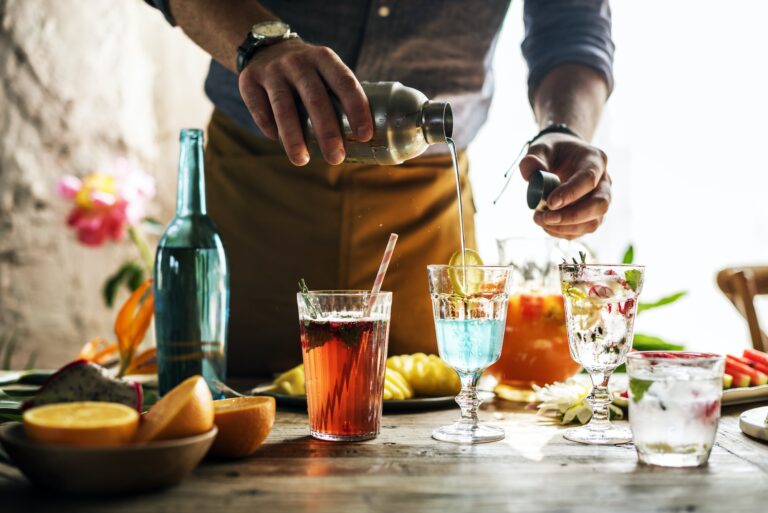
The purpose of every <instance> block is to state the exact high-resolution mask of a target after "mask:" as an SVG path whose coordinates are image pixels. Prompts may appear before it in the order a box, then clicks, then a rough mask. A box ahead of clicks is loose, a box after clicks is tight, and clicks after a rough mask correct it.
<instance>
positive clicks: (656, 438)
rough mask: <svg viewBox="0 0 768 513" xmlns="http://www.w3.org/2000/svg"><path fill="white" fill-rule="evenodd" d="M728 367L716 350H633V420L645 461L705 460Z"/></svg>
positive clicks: (681, 463) (683, 463)
mask: <svg viewBox="0 0 768 513" xmlns="http://www.w3.org/2000/svg"><path fill="white" fill-rule="evenodd" d="M723 366H724V362H723V357H722V356H719V355H716V354H711V353H693V352H683V351H681V352H654V351H643V352H636V353H630V354H629V356H628V357H627V372H628V374H629V424H630V427H631V428H632V435H633V438H634V443H635V448H636V449H637V457H638V459H639V460H640V461H641V462H642V463H646V464H649V465H660V466H663V467H697V466H700V465H704V464H706V462H707V460H708V459H709V453H710V451H711V450H712V445H713V444H714V443H715V435H716V434H717V425H718V421H719V419H720V398H721V397H722V395H723Z"/></svg>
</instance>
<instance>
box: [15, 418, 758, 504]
mask: <svg viewBox="0 0 768 513" xmlns="http://www.w3.org/2000/svg"><path fill="white" fill-rule="evenodd" d="M742 409H743V408H742ZM742 409H732V410H726V412H724V413H725V414H726V415H725V417H724V418H723V421H722V422H721V427H720V434H719V436H718V443H717V446H716V447H715V448H714V450H713V453H712V457H711V459H710V463H709V465H708V466H707V467H705V468H700V469H687V470H683V469H661V468H653V467H646V466H641V465H638V464H637V458H636V455H635V452H634V448H633V447H632V446H631V445H622V446H616V447H591V446H585V445H580V444H574V443H571V442H569V441H567V440H565V439H563V437H562V433H561V431H562V428H560V427H559V426H553V425H547V424H546V423H544V422H542V421H541V420H540V419H539V418H537V417H536V416H535V415H534V414H532V413H531V412H530V411H525V410H521V409H519V408H514V407H512V408H509V405H499V406H498V408H493V407H492V408H489V409H486V410H485V411H484V412H483V417H484V418H485V419H486V420H488V421H489V422H491V423H494V424H495V425H499V426H502V427H504V429H505V430H506V433H507V439H506V440H504V441H503V442H499V443H495V444H487V445H479V446H472V447H465V446H457V445H452V444H445V443H439V442H435V441H434V440H432V439H431V438H430V433H431V430H432V429H433V428H435V427H437V426H439V425H441V424H445V423H448V422H451V421H453V420H454V419H455V418H456V416H457V411H451V410H449V411H437V412H428V413H418V414H408V415H388V416H385V418H384V421H383V428H382V433H381V435H380V436H379V438H377V439H376V440H373V441H370V442H365V443H359V444H332V443H327V442H320V441H316V440H313V439H311V438H310V437H308V436H307V434H308V427H307V419H306V415H304V414H302V413H298V412H282V411H281V412H280V413H279V416H278V422H277V424H276V426H275V428H274V430H273V432H272V434H271V435H270V437H269V439H268V441H267V444H265V445H264V446H263V447H262V449H261V450H260V451H259V453H258V454H257V455H256V456H255V457H253V458H250V459H247V460H241V461H236V462H221V461H213V462H206V463H205V464H203V465H202V466H200V467H199V468H198V469H197V470H196V472H195V473H194V475H193V476H191V477H190V478H189V479H188V480H186V481H185V482H184V483H182V485H181V486H179V487H177V488H175V489H173V490H169V491H167V492H162V493H156V494H150V495H144V496H138V497H130V498H121V499H116V500H111V501H104V500H82V499H67V498H60V497H56V498H53V497H48V496H45V495H42V494H41V493H40V492H38V491H36V490H34V489H32V488H31V487H29V486H28V485H27V484H25V483H23V482H21V481H14V480H4V479H3V478H2V476H0V497H1V499H0V511H2V512H3V513H5V512H6V511H7V512H8V513H12V512H17V511H18V512H24V513H29V512H30V511H34V512H38V511H39V512H41V513H43V512H48V511H50V512H56V513H67V512H70V511H71V512H90V511H110V512H115V513H122V512H137V513H158V512H176V511H194V512H206V511H216V512H219V511H226V512H227V513H239V512H241V511H242V512H244V513H245V512H248V513H252V512H254V511H259V512H272V511H279V512H288V511H313V512H314V511H317V512H325V511H328V512H334V513H345V512H360V511H372V512H382V513H383V512H386V513H392V512H397V511H403V512H440V513H443V512H451V511H472V512H484V511H492V512H500V511H501V512H503V511H510V512H512V511H514V512H522V511H530V512H561V511H563V512H564V511H574V512H585V513H586V512H589V513H594V512H599V511H609V512H616V511H638V512H646V511H648V512H651V511H653V512H694V511H695V512H708V511H712V512H722V511H726V510H727V511H739V512H740V513H741V512H749V511H757V510H758V509H764V507H763V508H760V506H759V505H764V504H768V446H766V445H763V444H760V443H758V442H756V441H753V440H750V439H748V438H746V437H744V436H743V435H742V434H741V433H740V432H739V430H738V414H739V413H740V411H741V410H742Z"/></svg>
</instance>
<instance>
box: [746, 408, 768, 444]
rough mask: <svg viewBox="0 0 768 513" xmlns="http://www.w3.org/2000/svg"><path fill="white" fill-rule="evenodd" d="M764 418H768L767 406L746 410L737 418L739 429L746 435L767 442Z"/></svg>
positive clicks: (767, 429) (767, 434)
mask: <svg viewBox="0 0 768 513" xmlns="http://www.w3.org/2000/svg"><path fill="white" fill-rule="evenodd" d="M766 416H768V406H763V407H762V408H754V409H752V410H747V411H745V412H744V413H742V414H741V416H740V417H739V427H740V428H741V430H742V431H743V432H744V434H746V435H749V436H751V437H753V438H759V439H760V440H767V441H768V426H766V425H765V418H766Z"/></svg>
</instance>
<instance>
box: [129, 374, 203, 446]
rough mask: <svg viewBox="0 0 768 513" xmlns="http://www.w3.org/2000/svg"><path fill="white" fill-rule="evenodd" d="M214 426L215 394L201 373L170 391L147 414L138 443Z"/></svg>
mask: <svg viewBox="0 0 768 513" xmlns="http://www.w3.org/2000/svg"><path fill="white" fill-rule="evenodd" d="M211 428H213V397H212V396H211V391H210V389H209V388H208V385H207V384H206V383H205V380H204V379H203V378H202V376H192V377H191V378H187V379H186V380H184V381H183V382H181V383H180V384H178V385H177V386H176V387H175V388H174V389H173V390H171V391H170V392H168V393H167V394H165V395H164V396H163V398H162V399H160V400H159V401H158V402H157V403H156V404H155V405H154V406H153V407H152V408H150V410H149V411H148V412H147V413H146V414H145V415H144V419H143V421H142V423H141V426H140V427H139V430H138V432H137V433H136V438H135V440H136V441H137V442H151V441H153V440H170V439H172V438H184V437H187V436H194V435H200V434H203V433H207V432H208V431H210V430H211Z"/></svg>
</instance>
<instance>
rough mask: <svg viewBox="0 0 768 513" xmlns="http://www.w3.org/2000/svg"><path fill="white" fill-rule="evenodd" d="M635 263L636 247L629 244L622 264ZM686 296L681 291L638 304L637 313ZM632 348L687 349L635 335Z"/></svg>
mask: <svg viewBox="0 0 768 513" xmlns="http://www.w3.org/2000/svg"><path fill="white" fill-rule="evenodd" d="M634 261H635V247H634V245H632V244H629V246H628V247H627V249H626V250H625V251H624V257H623V258H622V263H624V264H632V263H634ZM686 294H688V291H687V290H681V291H678V292H675V293H674V294H669V295H667V296H664V297H662V298H660V299H657V300H656V301H640V302H638V304H637V313H638V315H639V314H641V313H643V312H647V311H648V310H654V309H656V308H661V307H663V306H668V305H671V304H673V303H676V302H677V301H679V300H680V299H682V298H683V297H685V295H686ZM632 348H633V349H636V350H638V351H681V350H683V349H685V346H684V345H683V344H678V343H675V342H669V341H667V340H664V339H662V338H660V337H657V336H654V335H648V334H645V333H635V336H634V340H633V342H632Z"/></svg>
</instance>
